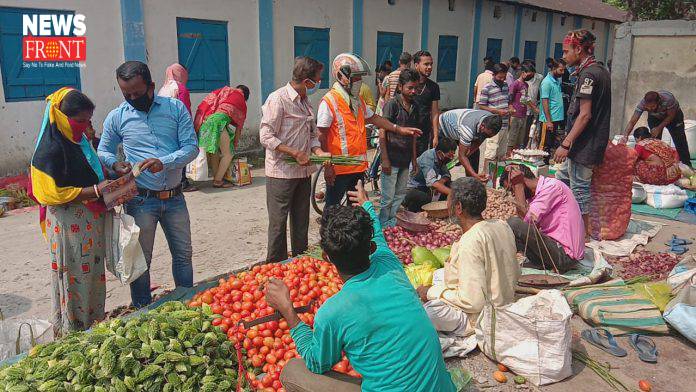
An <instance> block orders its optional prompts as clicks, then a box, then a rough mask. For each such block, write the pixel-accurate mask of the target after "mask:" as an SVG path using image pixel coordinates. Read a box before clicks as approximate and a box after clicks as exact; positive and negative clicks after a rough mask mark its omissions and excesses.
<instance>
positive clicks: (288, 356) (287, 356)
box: [283, 351, 295, 361]
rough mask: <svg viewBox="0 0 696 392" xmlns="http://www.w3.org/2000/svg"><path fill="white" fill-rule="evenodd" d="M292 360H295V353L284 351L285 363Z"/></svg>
mask: <svg viewBox="0 0 696 392" xmlns="http://www.w3.org/2000/svg"><path fill="white" fill-rule="evenodd" d="M292 358H295V353H294V352H292V351H286V352H285V354H284V355H283V359H284V360H286V361H289V360H290V359H292Z"/></svg>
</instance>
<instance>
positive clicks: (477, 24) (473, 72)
mask: <svg viewBox="0 0 696 392" xmlns="http://www.w3.org/2000/svg"><path fill="white" fill-rule="evenodd" d="M482 8H483V0H476V4H475V5H474V34H473V38H472V42H471V64H470V65H469V107H473V105H474V84H475V83H476V76H478V66H479V60H478V55H479V41H480V40H481V9H482Z"/></svg>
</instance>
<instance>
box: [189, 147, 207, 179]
mask: <svg viewBox="0 0 696 392" xmlns="http://www.w3.org/2000/svg"><path fill="white" fill-rule="evenodd" d="M186 177H188V178H189V179H190V180H191V181H206V180H207V179H208V158H207V156H206V153H205V150H204V149H203V148H199V149H198V156H196V159H194V160H193V161H191V162H190V163H189V164H188V165H186Z"/></svg>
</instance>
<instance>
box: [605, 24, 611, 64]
mask: <svg viewBox="0 0 696 392" xmlns="http://www.w3.org/2000/svg"><path fill="white" fill-rule="evenodd" d="M611 33H612V29H611V23H609V22H604V64H608V61H609V35H610V34H611Z"/></svg>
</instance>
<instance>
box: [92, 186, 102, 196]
mask: <svg viewBox="0 0 696 392" xmlns="http://www.w3.org/2000/svg"><path fill="white" fill-rule="evenodd" d="M92 189H94V194H95V195H97V199H98V198H100V197H101V196H99V188H97V184H94V185H92Z"/></svg>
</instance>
